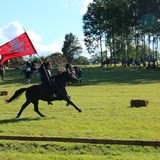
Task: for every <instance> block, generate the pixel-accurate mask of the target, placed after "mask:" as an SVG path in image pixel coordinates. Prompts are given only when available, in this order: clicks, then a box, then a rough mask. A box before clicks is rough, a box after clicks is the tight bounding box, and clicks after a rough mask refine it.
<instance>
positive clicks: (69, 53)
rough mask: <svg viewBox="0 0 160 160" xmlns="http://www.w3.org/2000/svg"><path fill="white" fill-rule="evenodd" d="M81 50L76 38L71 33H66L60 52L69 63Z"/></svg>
mask: <svg viewBox="0 0 160 160" xmlns="http://www.w3.org/2000/svg"><path fill="white" fill-rule="evenodd" d="M81 51H82V46H81V45H80V43H79V40H78V38H77V37H76V36H75V35H73V34H72V33H70V34H66V36H65V40H64V44H63V47H62V52H63V55H64V56H65V58H66V59H67V60H68V62H69V63H72V62H73V60H74V58H75V57H76V56H79V55H80V53H81Z"/></svg>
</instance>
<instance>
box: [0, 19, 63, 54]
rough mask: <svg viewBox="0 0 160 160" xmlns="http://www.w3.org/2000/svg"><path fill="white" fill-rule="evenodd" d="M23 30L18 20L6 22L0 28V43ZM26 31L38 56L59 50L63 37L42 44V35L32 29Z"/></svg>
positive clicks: (12, 37)
mask: <svg viewBox="0 0 160 160" xmlns="http://www.w3.org/2000/svg"><path fill="white" fill-rule="evenodd" d="M24 32H25V30H24V29H23V26H22V24H20V23H19V22H17V21H14V22H11V23H8V24H7V25H5V26H4V27H2V28H0V40H1V41H0V43H2V45H3V44H4V43H6V42H8V41H10V40H12V39H14V38H15V37H17V36H19V35H20V34H22V33H24ZM26 32H27V34H28V36H29V38H30V39H31V41H32V43H33V45H34V47H35V49H36V50H37V52H38V53H39V54H40V56H42V55H48V54H51V53H54V52H61V48H62V43H63V41H64V38H59V39H56V40H54V41H53V42H51V43H50V44H43V41H42V37H41V36H40V35H39V34H37V33H36V32H35V31H34V30H28V31H26Z"/></svg>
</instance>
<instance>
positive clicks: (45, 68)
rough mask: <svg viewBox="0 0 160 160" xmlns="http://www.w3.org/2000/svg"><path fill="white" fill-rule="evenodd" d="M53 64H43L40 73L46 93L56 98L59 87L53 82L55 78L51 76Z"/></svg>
mask: <svg viewBox="0 0 160 160" xmlns="http://www.w3.org/2000/svg"><path fill="white" fill-rule="evenodd" d="M50 69H51V64H50V63H49V62H47V63H43V64H41V66H40V68H39V69H38V71H39V73H40V79H41V85H42V87H43V89H44V91H45V92H47V93H49V94H50V96H52V97H53V98H54V97H56V94H57V92H58V86H57V85H56V84H55V83H54V82H53V78H54V77H52V76H51V71H50Z"/></svg>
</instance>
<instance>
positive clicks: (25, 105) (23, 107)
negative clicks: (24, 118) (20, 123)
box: [16, 101, 30, 118]
mask: <svg viewBox="0 0 160 160" xmlns="http://www.w3.org/2000/svg"><path fill="white" fill-rule="evenodd" d="M29 104H30V102H29V101H26V102H25V103H24V104H23V105H22V107H21V109H20V111H19V112H18V114H17V116H16V118H19V117H20V115H21V114H22V112H23V110H24V109H25V108H26V107H27V106H28V105H29Z"/></svg>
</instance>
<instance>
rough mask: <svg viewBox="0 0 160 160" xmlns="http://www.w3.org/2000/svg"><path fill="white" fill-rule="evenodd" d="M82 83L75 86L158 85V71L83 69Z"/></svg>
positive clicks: (118, 68) (159, 74)
mask: <svg viewBox="0 0 160 160" xmlns="http://www.w3.org/2000/svg"><path fill="white" fill-rule="evenodd" d="M82 78H83V82H82V84H76V85H97V84H102V83H112V84H114V83H115V84H116V83H122V84H146V83H159V81H160V69H159V68H157V69H155V70H148V69H143V68H122V67H96V68H84V69H83V77H82Z"/></svg>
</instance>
